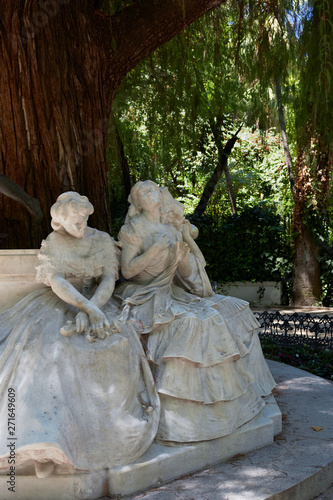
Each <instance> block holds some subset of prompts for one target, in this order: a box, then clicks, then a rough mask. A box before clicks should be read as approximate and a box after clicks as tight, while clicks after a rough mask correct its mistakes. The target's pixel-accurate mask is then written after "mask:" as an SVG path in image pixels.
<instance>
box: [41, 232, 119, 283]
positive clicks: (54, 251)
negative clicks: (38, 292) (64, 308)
mask: <svg viewBox="0 0 333 500" xmlns="http://www.w3.org/2000/svg"><path fill="white" fill-rule="evenodd" d="M88 229H89V233H88V237H87V238H85V239H78V238H73V237H71V236H70V235H68V234H64V233H61V232H58V231H54V232H52V233H51V234H49V236H48V237H47V238H46V240H43V242H42V246H41V249H40V252H39V254H38V264H37V267H36V280H37V281H38V282H41V283H44V284H45V285H47V286H50V283H49V276H50V275H52V274H57V273H60V274H64V275H65V277H66V278H68V279H70V280H71V281H77V279H81V280H89V279H92V278H98V277H100V276H101V275H102V273H103V270H104V269H106V268H107V269H110V270H111V271H112V272H114V274H115V279H117V277H118V268H119V263H118V258H117V251H116V247H115V244H114V241H113V238H111V236H109V235H108V234H107V233H104V232H101V231H98V230H97V229H91V228H88ZM73 277H75V278H76V280H75V279H74V278H73Z"/></svg>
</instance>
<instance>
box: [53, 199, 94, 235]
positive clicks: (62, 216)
mask: <svg viewBox="0 0 333 500" xmlns="http://www.w3.org/2000/svg"><path fill="white" fill-rule="evenodd" d="M93 211H94V207H93V206H92V204H91V203H90V201H89V200H88V198H87V197H86V196H81V195H80V194H79V193H76V192H75V191H67V192H66V193H62V194H61V195H60V196H58V198H57V201H56V202H55V203H54V205H52V207H51V211H50V212H51V217H52V219H51V226H52V228H53V229H54V230H55V231H59V230H60V229H61V228H62V223H63V221H64V220H66V218H67V217H68V215H69V213H70V212H76V213H78V214H80V215H91V214H92V213H93Z"/></svg>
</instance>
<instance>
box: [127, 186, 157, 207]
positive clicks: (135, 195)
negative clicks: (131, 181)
mask: <svg viewBox="0 0 333 500" xmlns="http://www.w3.org/2000/svg"><path fill="white" fill-rule="evenodd" d="M128 201H129V202H130V203H131V204H132V205H134V206H135V208H136V210H137V211H138V212H142V211H143V210H145V209H146V210H149V209H150V208H152V207H153V206H154V207H156V206H158V207H159V206H160V203H161V195H160V188H159V187H158V185H157V184H156V183H155V182H153V181H139V182H137V183H136V184H135V185H134V186H133V187H132V189H131V194H130V195H129V197H128ZM130 210H131V207H130Z"/></svg>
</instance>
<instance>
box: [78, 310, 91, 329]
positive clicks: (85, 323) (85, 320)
mask: <svg viewBox="0 0 333 500" xmlns="http://www.w3.org/2000/svg"><path fill="white" fill-rule="evenodd" d="M75 322H76V332H77V333H83V332H86V331H87V330H88V327H89V317H88V314H86V313H85V312H84V311H80V312H79V313H78V314H77V315H76V318H75Z"/></svg>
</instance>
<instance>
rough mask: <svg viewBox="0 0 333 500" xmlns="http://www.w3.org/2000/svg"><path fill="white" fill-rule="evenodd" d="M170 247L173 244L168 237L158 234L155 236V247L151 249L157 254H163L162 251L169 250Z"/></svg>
mask: <svg viewBox="0 0 333 500" xmlns="http://www.w3.org/2000/svg"><path fill="white" fill-rule="evenodd" d="M170 245H171V243H170V240H169V238H168V237H167V236H165V235H164V234H156V235H154V239H153V245H152V247H151V248H154V249H155V250H156V252H161V251H162V250H167V249H168V248H169V247H170Z"/></svg>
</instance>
